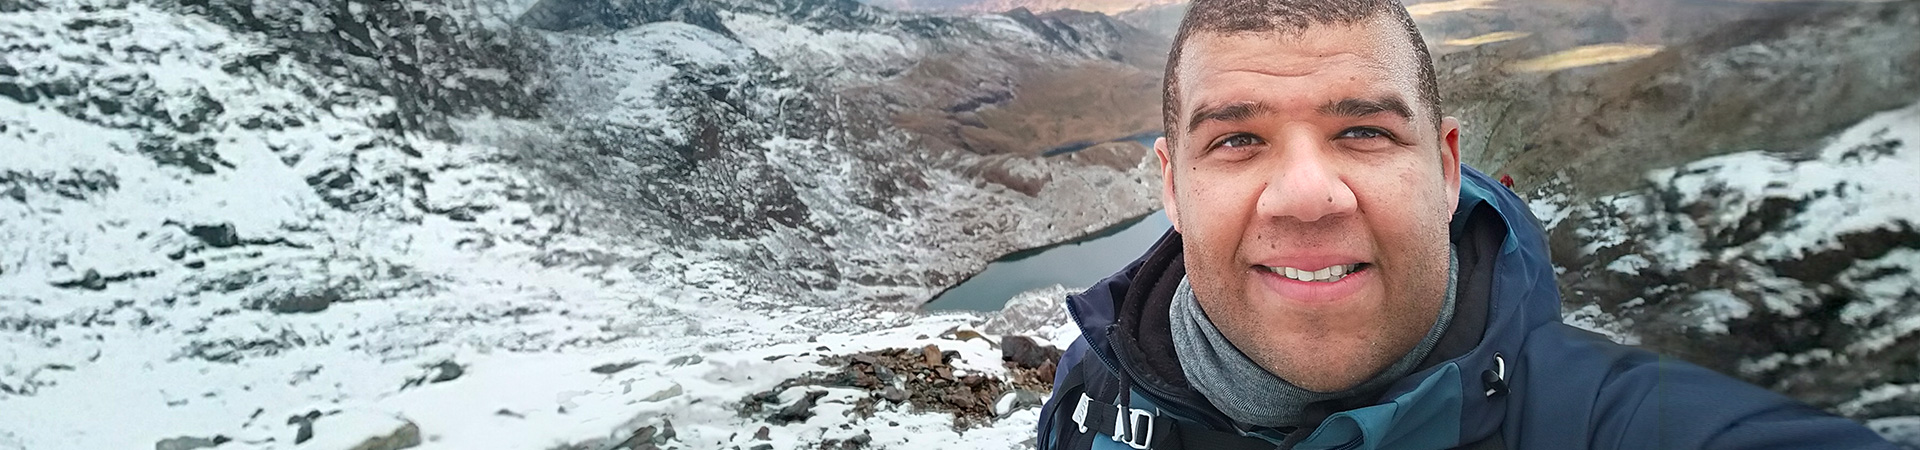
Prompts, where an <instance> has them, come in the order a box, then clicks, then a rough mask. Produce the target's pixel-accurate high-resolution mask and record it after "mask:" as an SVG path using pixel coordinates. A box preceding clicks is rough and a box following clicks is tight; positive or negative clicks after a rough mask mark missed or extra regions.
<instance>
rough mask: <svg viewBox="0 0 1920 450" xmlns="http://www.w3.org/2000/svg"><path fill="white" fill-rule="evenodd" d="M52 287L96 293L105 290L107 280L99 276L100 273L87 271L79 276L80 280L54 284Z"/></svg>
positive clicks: (91, 270)
mask: <svg viewBox="0 0 1920 450" xmlns="http://www.w3.org/2000/svg"><path fill="white" fill-rule="evenodd" d="M53 287H57V288H62V289H73V288H80V289H86V290H90V291H98V290H104V289H106V288H107V279H106V277H102V276H100V271H98V270H93V269H87V272H86V273H85V274H83V275H80V279H78V280H70V281H61V282H56V283H53Z"/></svg>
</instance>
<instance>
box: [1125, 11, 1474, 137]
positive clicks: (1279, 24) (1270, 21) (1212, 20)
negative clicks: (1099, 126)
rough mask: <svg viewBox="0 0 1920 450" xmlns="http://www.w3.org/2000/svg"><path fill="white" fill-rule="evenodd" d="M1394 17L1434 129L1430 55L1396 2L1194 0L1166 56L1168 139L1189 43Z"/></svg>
mask: <svg viewBox="0 0 1920 450" xmlns="http://www.w3.org/2000/svg"><path fill="white" fill-rule="evenodd" d="M1382 16H1386V17H1392V18H1394V19H1397V20H1398V21H1399V22H1400V25H1401V26H1402V27H1404V28H1405V29H1406V34H1407V40H1409V41H1412V43H1413V54H1414V57H1415V58H1416V59H1418V61H1416V63H1417V64H1415V65H1416V66H1419V67H1420V73H1419V83H1420V98H1419V102H1420V103H1424V104H1425V105H1426V111H1427V115H1428V116H1430V118H1431V119H1432V120H1433V123H1434V125H1435V126H1436V127H1437V126H1438V125H1439V123H1440V92H1439V91H1440V89H1439V87H1438V86H1437V84H1438V83H1437V82H1436V81H1435V79H1434V73H1433V56H1432V54H1431V53H1429V52H1428V51H1427V43H1426V41H1425V40H1424V39H1421V38H1420V28H1419V27H1417V26H1415V25H1414V23H1413V17H1412V16H1410V15H1408V14H1407V8H1406V6H1403V5H1401V4H1400V2H1399V1H1397V0H1193V2H1192V3H1190V4H1189V6H1188V7H1187V14H1186V17H1184V18H1182V19H1180V31H1179V32H1176V33H1175V34H1174V36H1173V50H1172V51H1170V52H1168V53H1167V75H1166V79H1165V81H1164V84H1163V85H1162V86H1161V90H1160V109H1161V117H1162V120H1163V121H1164V123H1163V125H1164V126H1165V127H1166V129H1165V130H1164V131H1165V132H1166V136H1167V138H1168V139H1172V138H1173V136H1175V132H1176V131H1179V130H1180V129H1179V128H1177V127H1179V125H1180V123H1179V121H1180V119H1179V118H1178V117H1177V116H1178V115H1179V114H1180V111H1179V109H1180V87H1179V83H1180V79H1179V73H1180V54H1181V53H1183V50H1184V49H1185V48H1186V44H1187V39H1191V38H1193V37H1194V36H1198V35H1201V34H1237V33H1290V34H1298V33H1304V32H1306V31H1307V28H1309V27H1312V26H1314V25H1327V24H1339V25H1351V24H1354V23H1359V22H1361V21H1365V20H1369V19H1373V18H1377V17H1382Z"/></svg>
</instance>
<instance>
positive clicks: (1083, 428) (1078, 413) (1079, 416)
mask: <svg viewBox="0 0 1920 450" xmlns="http://www.w3.org/2000/svg"><path fill="white" fill-rule="evenodd" d="M1092 400H1093V399H1092V398H1089V397H1087V393H1085V392H1081V393H1080V406H1076V407H1074V408H1073V423H1074V425H1079V426H1080V432H1081V433H1086V432H1087V402H1088V401H1092Z"/></svg>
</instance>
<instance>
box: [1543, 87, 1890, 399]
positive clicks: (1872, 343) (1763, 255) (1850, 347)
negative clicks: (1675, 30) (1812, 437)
mask: <svg viewBox="0 0 1920 450" xmlns="http://www.w3.org/2000/svg"><path fill="white" fill-rule="evenodd" d="M1916 142H1920V104H1914V105H1911V106H1908V107H1905V108H1901V109H1897V110H1893V111H1887V112H1882V113H1879V114H1876V115H1874V116H1871V117H1869V118H1868V119H1866V120H1865V121H1862V122H1861V123H1859V124H1857V125H1854V126H1852V127H1851V128H1848V129H1847V130H1846V131H1844V132H1842V133H1840V134H1839V135H1837V136H1834V137H1832V138H1830V139H1828V140H1827V141H1826V142H1825V143H1823V144H1821V145H1819V146H1817V147H1814V148H1809V149H1807V150H1806V151H1802V152H1794V153H1785V154H1781V153H1771V152H1744V153H1735V154H1729V155H1724V156H1716V157H1712V158H1707V159H1703V160H1700V161H1696V162H1693V163H1689V164H1686V165H1683V166H1680V167H1676V168H1671V169H1663V170H1656V171H1653V172H1651V173H1649V174H1647V176H1646V179H1645V186H1644V187H1642V188H1640V189H1635V190H1631V191H1628V192H1624V193H1620V194H1615V195H1611V196H1607V197H1604V198H1600V199H1597V200H1594V201H1589V202H1570V203H1569V202H1565V201H1564V197H1557V196H1556V195H1555V193H1554V192H1555V190H1554V187H1553V185H1549V186H1548V187H1544V188H1542V189H1541V190H1539V191H1538V192H1537V193H1536V195H1537V197H1536V198H1535V200H1534V207H1535V210H1536V211H1540V212H1543V213H1544V214H1542V216H1543V219H1544V220H1545V221H1546V223H1547V225H1548V226H1549V227H1552V229H1553V234H1552V238H1551V240H1552V245H1553V247H1554V248H1553V251H1554V255H1555V257H1556V259H1557V260H1558V263H1559V264H1560V265H1561V266H1563V267H1565V268H1566V269H1567V273H1566V274H1564V275H1563V276H1562V277H1561V286H1562V292H1564V293H1565V294H1566V295H1567V297H1568V298H1569V299H1570V303H1569V305H1568V307H1569V308H1570V309H1572V311H1571V314H1573V315H1574V316H1577V317H1580V318H1581V320H1584V321H1588V322H1587V323H1590V324H1592V325H1593V326H1595V327H1597V328H1601V329H1604V330H1608V331H1610V332H1612V334H1615V335H1616V336H1617V337H1619V338H1620V339H1622V340H1625V341H1629V342H1636V343H1639V344H1641V345H1646V346H1649V347H1653V348H1657V349H1660V350H1661V351H1663V352H1664V353H1666V354H1669V355H1674V356H1677V357H1681V358H1683V359H1686V360H1689V361H1693V362H1697V363H1700V364H1703V365H1706V366H1708V367H1712V368H1714V369H1716V370H1720V371H1722V372H1725V373H1729V374H1735V375H1738V376H1740V377H1743V378H1746V379H1748V380H1750V381H1753V382H1755V383H1757V384H1760V385H1761V386H1766V387H1769V388H1772V389H1774V390H1776V391H1780V392H1783V393H1786V394H1789V395H1792V396H1794V397H1795V398H1799V399H1802V400H1805V401H1808V402H1810V403H1813V404H1814V405H1816V406H1820V407H1823V408H1830V409H1832V410H1834V411H1836V412H1839V413H1841V414H1844V415H1847V416H1850V417H1854V418H1859V419H1872V418H1879V417H1886V416H1902V415H1920V395H1916V393H1920V390H1917V389H1916V388H1915V386H1917V385H1920V371H1915V370H1913V368H1912V366H1913V364H1914V363H1915V352H1914V351H1913V350H1912V349H1913V348H1914V346H1915V345H1920V334H1916V332H1917V331H1920V320H1916V317H1920V314H1917V313H1920V309H1916V308H1920V231H1916V228H1915V226H1916V224H1920V209H1917V208H1915V207H1914V206H1915V205H1920V186H1916V185H1915V181H1914V180H1920V148H1915V146H1914V143H1916Z"/></svg>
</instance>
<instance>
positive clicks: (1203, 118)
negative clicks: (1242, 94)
mask: <svg viewBox="0 0 1920 450" xmlns="http://www.w3.org/2000/svg"><path fill="white" fill-rule="evenodd" d="M1274 110H1275V108H1274V107H1273V106H1272V105H1268V104H1266V103H1263V102H1257V101H1243V102H1235V103H1229V104H1225V105H1203V106H1201V107H1200V108H1198V109H1195V110H1194V111H1193V115H1192V116H1189V117H1188V118H1187V132H1188V133H1193V132H1194V131H1196V130H1199V129H1200V125H1202V124H1205V123H1207V122H1209V121H1221V122H1241V121H1245V120H1247V119H1251V118H1253V117H1254V116H1257V115H1261V114H1268V113H1272V112H1274ZM1315 110H1316V111H1319V112H1320V113H1321V114H1326V115H1330V116H1339V117H1355V118H1358V117H1366V116H1371V115H1374V114H1379V113H1383V112H1384V113H1393V115H1396V116H1400V118H1402V119H1406V120H1413V108H1410V107H1408V106H1407V102H1405V101H1402V100H1400V98H1399V97H1394V96H1391V95H1386V96H1380V97H1376V98H1372V99H1364V98H1345V99H1340V100H1335V101H1331V102H1327V103H1326V104H1324V105H1320V107H1319V108H1315Z"/></svg>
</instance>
